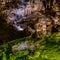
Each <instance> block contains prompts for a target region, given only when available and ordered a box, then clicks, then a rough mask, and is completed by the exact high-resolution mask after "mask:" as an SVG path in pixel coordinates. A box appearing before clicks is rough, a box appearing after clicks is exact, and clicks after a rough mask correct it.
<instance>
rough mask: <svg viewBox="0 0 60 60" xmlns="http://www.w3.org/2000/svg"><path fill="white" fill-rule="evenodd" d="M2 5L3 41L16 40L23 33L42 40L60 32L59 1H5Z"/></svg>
mask: <svg viewBox="0 0 60 60" xmlns="http://www.w3.org/2000/svg"><path fill="white" fill-rule="evenodd" d="M14 2H15V3H14ZM47 2H48V3H47ZM0 5H1V8H0V11H1V12H0V18H2V19H1V25H0V26H1V27H0V28H1V29H0V31H2V32H3V31H4V32H3V33H2V32H1V33H0V35H1V36H0V39H1V40H8V39H13V38H14V39H15V37H16V36H17V37H20V36H19V35H21V33H23V35H24V36H25V35H30V34H31V35H35V36H36V37H38V38H41V37H42V36H47V35H49V34H51V33H52V32H56V31H60V8H59V0H58V1H56V0H53V1H52V0H29V1H28V0H17V1H14V0H13V1H12V0H9V2H7V0H3V1H1V2H0ZM3 21H4V22H3ZM2 25H3V26H2ZM19 32H20V33H19ZM2 35H3V36H4V39H3V38H2Z"/></svg>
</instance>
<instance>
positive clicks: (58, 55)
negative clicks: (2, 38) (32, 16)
mask: <svg viewBox="0 0 60 60" xmlns="http://www.w3.org/2000/svg"><path fill="white" fill-rule="evenodd" d="M26 40H27V41H31V42H32V41H34V42H33V43H34V46H35V49H34V50H33V51H32V50H24V51H19V52H17V53H13V52H12V46H13V45H16V44H18V43H21V42H23V41H26ZM31 42H30V43H31ZM0 60H60V32H59V33H54V34H52V35H50V36H48V37H44V38H43V39H36V38H32V37H31V36H28V37H24V38H21V39H17V40H14V41H11V42H8V43H6V44H4V45H1V46H0Z"/></svg>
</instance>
